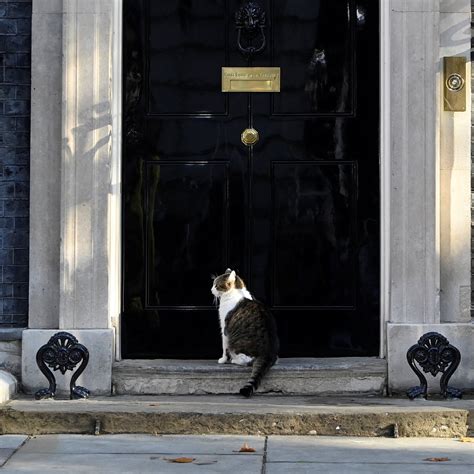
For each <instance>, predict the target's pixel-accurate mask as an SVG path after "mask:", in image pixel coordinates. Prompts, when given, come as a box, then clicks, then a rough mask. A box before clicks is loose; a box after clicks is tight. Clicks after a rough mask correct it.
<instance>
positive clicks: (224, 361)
mask: <svg viewBox="0 0 474 474" xmlns="http://www.w3.org/2000/svg"><path fill="white" fill-rule="evenodd" d="M227 362H229V359H228V358H227V356H222V357H221V358H220V359H219V360H218V361H217V363H218V364H227Z"/></svg>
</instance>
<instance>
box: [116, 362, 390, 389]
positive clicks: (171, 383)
mask: <svg viewBox="0 0 474 474" xmlns="http://www.w3.org/2000/svg"><path fill="white" fill-rule="evenodd" d="M250 372H251V368H250V367H241V366H236V365H231V364H226V365H221V364H218V363H217V362H216V361H209V360H123V361H120V362H116V363H115V364H114V368H113V374H112V383H113V389H114V393H115V394H117V395H191V394H235V393H238V392H239V389H240V387H242V385H244V383H245V382H246V381H247V380H248V379H249V375H250ZM386 380H387V363H386V361H385V360H384V359H378V358H375V357H351V358H331V359H299V358H298V359H280V360H279V361H278V363H277V364H276V365H275V366H274V367H273V368H272V369H271V370H270V372H269V374H268V376H267V377H266V378H265V379H264V380H263V383H262V385H261V387H260V388H259V392H260V393H272V394H275V393H277V394H283V395H329V394H338V395H348V394H360V395H367V394H378V395H381V394H383V391H384V389H385V386H386Z"/></svg>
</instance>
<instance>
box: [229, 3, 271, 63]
mask: <svg viewBox="0 0 474 474" xmlns="http://www.w3.org/2000/svg"><path fill="white" fill-rule="evenodd" d="M235 26H236V27H237V45H238V47H239V50H240V52H241V53H242V54H243V55H244V56H247V57H248V58H249V59H250V58H251V57H252V56H253V55H254V54H257V53H260V52H261V51H263V50H264V49H265V46H266V43H267V40H266V38H265V28H266V14H265V11H264V10H263V8H262V7H261V6H260V5H259V4H258V3H257V2H255V1H251V0H250V1H246V2H243V3H242V6H241V7H240V8H239V9H238V10H237V11H236V13H235ZM244 43H245V44H244Z"/></svg>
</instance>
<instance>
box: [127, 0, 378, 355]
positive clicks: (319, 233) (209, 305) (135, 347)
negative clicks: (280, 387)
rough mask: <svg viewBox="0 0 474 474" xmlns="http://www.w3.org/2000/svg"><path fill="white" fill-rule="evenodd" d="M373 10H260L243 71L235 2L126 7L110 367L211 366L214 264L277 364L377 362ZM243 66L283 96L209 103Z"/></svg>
mask: <svg viewBox="0 0 474 474" xmlns="http://www.w3.org/2000/svg"><path fill="white" fill-rule="evenodd" d="M369 3H370V6H369ZM374 3H375V2H369V1H368V0H357V1H356V0H347V1H345V0H339V1H334V0H319V1H317V0H315V1H311V2H308V1H303V0H291V1H290V0H286V1H285V0H272V1H263V0H262V1H260V2H259V4H260V5H261V6H262V8H263V9H264V10H265V11H266V26H265V28H264V33H265V36H266V47H265V49H264V50H263V51H262V52H261V53H259V54H258V55H255V56H254V57H252V58H251V60H249V58H248V57H245V56H244V55H242V54H241V53H240V52H239V49H238V46H237V31H236V26H235V17H234V14H235V12H236V11H237V9H238V8H239V7H240V6H241V4H242V2H241V1H240V0H200V1H199V2H193V1H192V0H179V1H171V0H164V1H160V2H154V1H151V0H125V1H124V33H125V34H124V84H125V93H124V157H123V163H124V168H123V222H124V225H123V242H124V244H123V245H124V247H123V269H124V273H123V310H122V343H123V351H124V353H123V355H124V356H125V357H150V358H153V357H175V358H216V357H218V356H219V350H220V331H219V324H218V319H217V312H216V309H215V307H213V299H212V295H211V293H210V286H211V283H212V282H211V278H210V277H211V274H216V273H220V272H222V271H223V270H225V268H227V267H232V268H235V269H237V270H238V272H239V274H241V275H242V277H243V278H244V280H245V281H246V283H247V286H248V288H249V289H250V291H251V292H252V293H253V294H254V295H255V296H256V297H257V298H258V299H261V300H262V301H264V302H266V303H267V304H268V305H269V306H270V308H271V309H272V311H273V312H274V314H275V316H276V318H277V323H278V327H279V335H280V339H281V354H280V355H281V356H282V357H285V356H286V357H288V356H350V355H376V354H377V352H378V337H379V336H378V334H379V165H378V147H379V143H378V120H379V111H378V8H377V5H374ZM250 63H251V64H252V65H253V66H279V67H281V74H282V77H281V92H280V93H274V94H268V93H257V94H247V93H232V94H226V93H222V92H221V82H220V81H221V67H223V66H235V67H244V66H247V65H249V64H250ZM249 125H252V126H253V127H254V128H256V129H257V130H258V131H259V134H260V141H259V142H258V143H257V144H256V145H254V146H252V147H246V146H244V145H243V144H242V143H241V141H240V136H241V133H242V131H243V130H244V129H245V128H247V127H248V126H249Z"/></svg>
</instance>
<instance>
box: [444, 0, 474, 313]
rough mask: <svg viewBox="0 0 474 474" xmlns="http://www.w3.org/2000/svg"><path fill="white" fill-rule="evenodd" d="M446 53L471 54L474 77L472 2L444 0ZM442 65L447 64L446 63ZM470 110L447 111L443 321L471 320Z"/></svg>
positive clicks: (445, 130) (468, 100)
mask: <svg viewBox="0 0 474 474" xmlns="http://www.w3.org/2000/svg"><path fill="white" fill-rule="evenodd" d="M440 38H441V53H440V57H441V58H443V57H444V56H462V57H465V58H466V64H467V77H468V78H470V77H471V60H470V49H471V2H470V0H456V1H454V0H443V1H442V2H441V12H440ZM441 67H442V64H441ZM465 87H466V98H467V104H466V105H467V108H466V111H465V112H446V111H444V110H442V111H441V163H440V165H441V166H440V168H441V171H440V180H441V321H443V322H470V321H471V153H470V148H471V100H470V91H471V88H470V87H469V83H466V86H465Z"/></svg>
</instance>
